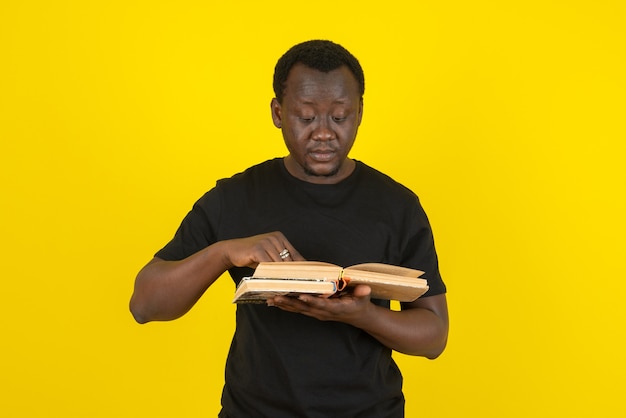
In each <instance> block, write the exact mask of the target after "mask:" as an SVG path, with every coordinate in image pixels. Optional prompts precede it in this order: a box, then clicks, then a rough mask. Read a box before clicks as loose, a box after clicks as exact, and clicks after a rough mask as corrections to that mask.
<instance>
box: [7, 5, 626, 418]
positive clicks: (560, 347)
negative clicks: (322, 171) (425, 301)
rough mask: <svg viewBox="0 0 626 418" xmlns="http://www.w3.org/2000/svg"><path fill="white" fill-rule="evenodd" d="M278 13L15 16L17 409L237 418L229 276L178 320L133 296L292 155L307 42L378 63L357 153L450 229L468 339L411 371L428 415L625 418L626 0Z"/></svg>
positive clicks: (122, 10) (11, 83) (408, 378)
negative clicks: (299, 69)
mask: <svg viewBox="0 0 626 418" xmlns="http://www.w3.org/2000/svg"><path fill="white" fill-rule="evenodd" d="M261 3H262V2H258V3H257V2H252V1H249V2H241V1H240V2H236V1H232V2H211V1H195V2H194V1H179V2H149V1H137V2H133V1H129V2H122V1H107V2H104V1H100V2H96V1H93V2H89V1H50V2H36V1H28V0H26V1H4V2H2V5H0V138H1V149H0V175H1V176H2V177H1V178H2V194H1V199H2V204H1V206H0V207H1V211H2V212H1V216H0V227H1V232H2V235H1V238H2V244H0V245H1V248H0V251H1V254H2V267H1V268H0V275H1V278H2V281H1V283H2V292H1V294H2V297H1V302H0V321H2V322H1V330H2V336H1V341H2V343H1V348H0V350H1V352H0V354H1V359H0V382H1V384H2V390H1V392H0V416H3V417H34V416H37V417H111V416H119V417H126V416H128V417H145V416H152V417H200V416H215V415H216V413H217V411H218V410H219V398H220V391H221V386H222V383H223V367H224V360H225V358H226V352H227V349H228V345H229V343H230V336H231V333H232V329H233V313H234V307H233V306H232V305H231V304H230V297H231V295H232V293H233V290H234V289H233V285H232V283H231V282H230V279H229V278H226V277H225V278H223V279H222V280H219V281H218V283H217V284H216V285H215V286H214V287H213V288H211V289H210V290H209V291H208V293H207V294H206V295H205V297H204V298H203V299H202V300H201V301H200V303H199V304H198V305H197V306H196V307H195V308H194V309H193V310H192V311H191V312H190V313H189V314H188V315H187V316H185V317H183V318H181V319H180V320H177V321H174V322H171V323H154V324H148V325H144V326H140V325H136V324H135V323H134V322H133V320H132V318H131V315H130V314H129V312H128V309H127V304H128V299H129V296H130V294H131V290H132V284H133V280H134V277H135V274H136V272H137V271H138V270H139V269H140V267H142V265H143V264H144V263H145V262H147V261H148V260H149V259H150V258H151V256H152V254H153V253H154V252H155V251H156V250H158V249H159V248H160V247H161V246H162V245H164V244H165V243H166V242H167V241H168V240H169V239H170V238H171V236H172V234H173V233H174V231H175V229H176V227H177V226H178V224H179V222H180V220H181V219H182V217H183V216H184V214H185V213H186V212H187V210H188V209H189V208H190V207H191V205H192V203H193V202H194V201H195V200H196V199H197V198H198V197H199V196H200V195H201V194H202V193H203V192H204V191H206V190H207V189H209V188H210V187H212V186H213V184H214V183H215V181H216V179H218V178H221V177H225V176H230V175H231V174H233V173H235V172H238V171H240V170H242V169H244V168H246V167H248V166H249V165H251V164H253V163H256V162H259V161H262V160H265V159H267V158H271V157H274V156H281V155H284V154H285V149H284V145H283V144H282V140H281V137H280V134H279V131H277V130H276V129H275V128H274V127H273V126H272V123H271V119H270V109H269V102H270V99H271V97H272V90H271V77H272V72H273V66H274V64H275V61H276V59H278V57H279V56H280V55H281V54H282V53H283V52H284V51H285V50H286V49H287V48H288V47H290V46H291V45H293V44H294V43H297V42H300V41H303V40H307V39H310V38H327V39H332V40H335V41H337V42H339V43H341V44H343V45H344V46H346V47H347V48H348V49H350V50H351V51H352V52H353V53H354V54H355V55H356V56H357V57H359V59H360V61H361V63H362V65H363V66H364V68H365V73H366V83H367V87H366V93H365V117H364V122H363V125H362V127H361V131H360V137H359V140H358V142H357V145H356V146H355V148H354V150H353V153H352V156H353V157H355V158H358V159H361V160H363V161H365V162H367V163H369V164H371V165H373V166H375V167H377V168H379V169H381V170H382V171H385V172H387V173H388V174H390V175H392V176H393V177H394V178H396V179H397V180H399V181H400V182H402V183H404V184H406V185H407V186H409V187H410V188H412V189H413V190H414V191H415V192H416V193H418V195H419V196H420V197H421V199H422V203H423V205H424V207H425V208H426V210H427V212H428V214H429V216H430V219H431V222H432V224H433V228H434V230H435V234H436V243H437V248H438V251H439V255H440V261H441V269H442V272H443V274H444V277H445V279H446V283H447V285H448V287H449V294H448V297H449V304H450V313H451V332H450V341H449V346H448V349H447V350H446V352H445V353H444V354H443V355H442V357H440V358H439V359H438V360H436V361H428V360H425V359H422V358H414V357H406V356H401V355H398V356H396V358H397V360H398V362H399V363H400V365H401V367H402V369H403V371H404V374H405V392H406V396H407V416H408V417H417V416H425V417H466V416H480V417H529V416H532V417H554V416H567V417H590V416H597V417H618V416H626V407H625V406H624V405H625V404H624V399H623V397H624V387H626V385H625V383H626V382H625V375H626V366H625V361H624V353H625V352H626V343H625V342H624V328H625V327H624V325H625V319H626V314H625V308H624V302H623V298H624V294H625V293H626V274H625V273H626V271H625V267H624V258H625V257H624V255H625V254H624V234H625V233H626V228H625V222H624V213H625V212H626V204H625V203H626V198H625V197H624V191H625V188H626V187H625V186H626V176H625V170H624V159H625V145H624V143H625V140H626V135H625V134H626V129H625V128H624V119H625V110H626V106H625V104H624V100H625V99H624V98H625V97H626V88H625V81H624V80H625V77H624V75H625V74H626V65H625V58H624V57H625V52H626V51H625V43H624V41H625V40H626V36H625V29H624V28H625V25H624V22H626V10H625V6H624V2H622V1H619V0H615V1H609V0H604V1H602V0H599V1H585V2H583V1H548V0H543V1H539V0H532V1H510V2H498V1H487V0H478V1H467V2H463V1H421V2H420V1H418V2H394V1H391V2H384V3H383V4H374V3H371V4H370V3H367V2H366V3H363V2H356V1H354V2H335V1H318V2H314V3H301V2H300V3H299V2H293V1H275V2H272V3H269V2H268V3H267V4H261ZM409 3H414V5H412V6H409ZM320 361H323V359H320Z"/></svg>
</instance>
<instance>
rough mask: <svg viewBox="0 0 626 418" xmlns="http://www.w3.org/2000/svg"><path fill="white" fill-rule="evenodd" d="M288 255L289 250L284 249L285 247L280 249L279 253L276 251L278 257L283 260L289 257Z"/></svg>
mask: <svg viewBox="0 0 626 418" xmlns="http://www.w3.org/2000/svg"><path fill="white" fill-rule="evenodd" d="M290 255H291V254H289V250H288V249H286V248H285V249H284V250H282V251H281V252H279V253H278V256H279V257H280V258H282V259H283V260H284V259H285V258H287V257H289V256H290Z"/></svg>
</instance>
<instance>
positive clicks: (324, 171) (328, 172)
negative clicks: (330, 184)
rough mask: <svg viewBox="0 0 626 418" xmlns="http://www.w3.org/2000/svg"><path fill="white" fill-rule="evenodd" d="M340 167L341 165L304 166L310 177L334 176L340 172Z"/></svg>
mask: <svg viewBox="0 0 626 418" xmlns="http://www.w3.org/2000/svg"><path fill="white" fill-rule="evenodd" d="M339 168H340V167H339V166H332V167H319V168H314V167H311V166H306V167H304V174H306V175H307V176H310V177H334V176H336V175H337V173H339Z"/></svg>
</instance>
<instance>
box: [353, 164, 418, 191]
mask: <svg viewBox="0 0 626 418" xmlns="http://www.w3.org/2000/svg"><path fill="white" fill-rule="evenodd" d="M356 163H357V167H358V170H359V177H360V181H361V182H362V183H363V186H366V187H367V188H369V189H371V190H373V191H375V192H376V193H384V195H385V196H389V197H395V198H398V199H407V200H408V201H418V197H417V195H416V194H415V192H413V190H411V189H409V188H408V187H406V186H405V185H403V184H402V183H399V182H398V181H396V180H395V179H393V178H392V177H391V176H389V175H387V174H385V173H383V172H381V171H379V170H377V169H375V168H373V167H371V166H369V165H367V164H365V163H364V162H362V161H359V160H357V161H356Z"/></svg>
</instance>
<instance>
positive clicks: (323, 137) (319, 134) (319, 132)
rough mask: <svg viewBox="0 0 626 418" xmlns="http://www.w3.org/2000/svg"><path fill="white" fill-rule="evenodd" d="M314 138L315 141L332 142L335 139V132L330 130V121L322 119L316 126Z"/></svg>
mask: <svg viewBox="0 0 626 418" xmlns="http://www.w3.org/2000/svg"><path fill="white" fill-rule="evenodd" d="M312 138H313V140H315V141H331V140H332V139H334V138H335V132H334V131H333V130H332V129H330V126H329V123H328V121H326V120H323V118H320V120H319V121H318V124H317V126H315V129H314V131H313V135H312Z"/></svg>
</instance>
